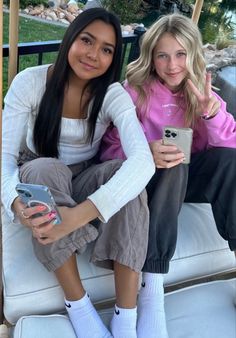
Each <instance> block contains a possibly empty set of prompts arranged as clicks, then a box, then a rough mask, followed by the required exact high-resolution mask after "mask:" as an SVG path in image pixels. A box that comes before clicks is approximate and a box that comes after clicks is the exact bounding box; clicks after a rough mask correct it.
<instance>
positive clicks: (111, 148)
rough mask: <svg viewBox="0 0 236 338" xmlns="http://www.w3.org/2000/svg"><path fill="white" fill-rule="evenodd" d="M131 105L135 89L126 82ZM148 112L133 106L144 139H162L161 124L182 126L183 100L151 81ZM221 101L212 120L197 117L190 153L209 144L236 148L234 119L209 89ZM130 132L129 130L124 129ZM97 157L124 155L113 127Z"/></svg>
mask: <svg viewBox="0 0 236 338" xmlns="http://www.w3.org/2000/svg"><path fill="white" fill-rule="evenodd" d="M124 87H125V89H126V90H127V92H128V93H129V94H130V96H131V98H132V100H133V102H134V104H136V102H137V97H138V96H137V92H136V91H135V90H134V89H133V88H131V87H130V86H129V85H128V83H127V82H126V83H125V85H124ZM149 90H150V98H149V100H148V109H147V111H148V113H145V109H139V110H138V109H137V115H138V117H139V120H140V122H141V125H142V127H143V130H144V132H145V135H146V138H147V140H148V142H150V141H154V140H160V139H161V138H162V131H163V127H164V126H166V125H168V126H174V127H184V109H185V103H184V100H183V97H181V95H179V94H173V93H172V92H171V91H170V90H169V89H168V88H167V87H165V86H164V85H163V84H161V83H160V82H159V81H154V82H153V83H152V84H151V85H150V87H149ZM212 94H213V95H215V96H216V97H217V98H218V100H219V101H220V103H221V107H220V109H219V111H218V113H217V115H216V116H214V117H213V118H212V119H209V120H204V119H199V121H198V122H197V123H196V125H195V127H194V130H193V143H192V152H193V153H194V152H199V151H201V150H204V149H207V148H210V147H228V148H236V121H235V119H234V117H233V115H231V114H230V113H228V112H227V111H226V103H225V102H224V101H223V100H222V99H221V98H220V97H219V96H218V95H217V94H216V93H215V92H212ZM127 133H132V130H127ZM100 158H101V160H102V161H105V160H109V159H114V158H121V159H124V158H125V154H124V153H123V150H122V147H121V144H120V140H119V135H118V132H117V129H116V128H112V127H110V128H108V130H107V131H106V133H105V135H104V137H103V140H102V145H101V157H100Z"/></svg>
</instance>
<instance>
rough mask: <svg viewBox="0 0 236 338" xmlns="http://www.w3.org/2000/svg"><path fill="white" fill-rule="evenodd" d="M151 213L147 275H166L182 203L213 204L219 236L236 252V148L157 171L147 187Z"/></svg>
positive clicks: (214, 150) (206, 153) (211, 152)
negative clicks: (187, 163) (148, 273)
mask: <svg viewBox="0 0 236 338" xmlns="http://www.w3.org/2000/svg"><path fill="white" fill-rule="evenodd" d="M147 192H148V203H149V210H150V226H149V243H148V252H147V258H146V261H145V264H144V267H143V271H145V272H153V273H167V272H168V270H169V262H170V260H171V258H172V256H173V255H174V251H175V247H176V240H177V226H178V214H179V212H180V209H181V207H182V204H183V202H188V203H210V204H211V206H212V211H213V215H214V218H215V222H216V226H217V229H218V231H219V233H220V235H221V236H222V237H223V238H224V239H225V240H227V241H228V243H229V247H230V249H231V250H236V149H230V148H212V149H209V150H207V151H203V152H200V153H197V154H194V155H192V158H191V164H190V165H189V166H188V165H185V164H180V165H178V166H176V167H174V168H170V169H157V170H156V173H155V174H154V176H153V177H152V179H151V181H150V182H149V184H148V186H147Z"/></svg>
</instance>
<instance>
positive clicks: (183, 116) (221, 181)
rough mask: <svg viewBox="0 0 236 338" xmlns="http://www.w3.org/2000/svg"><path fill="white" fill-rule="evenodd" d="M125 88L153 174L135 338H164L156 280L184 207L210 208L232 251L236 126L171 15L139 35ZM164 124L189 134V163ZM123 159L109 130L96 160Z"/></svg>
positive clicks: (198, 44) (190, 35) (192, 42)
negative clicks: (144, 139) (167, 138)
mask: <svg viewBox="0 0 236 338" xmlns="http://www.w3.org/2000/svg"><path fill="white" fill-rule="evenodd" d="M124 86H125V88H126V90H127V91H128V93H129V94H130V96H131V97H132V99H133V102H134V103H135V105H136V110H137V115H138V117H139V120H140V123H141V125H142V127H143V130H144V132H145V134H146V137H147V140H148V142H149V146H150V148H151V151H152V154H153V158H154V161H155V164H156V168H157V169H156V173H155V175H154V176H153V177H152V179H151V181H150V182H149V184H148V185H147V192H148V204H149V210H150V228H149V245H148V253H147V258H146V261H145V264H144V267H143V283H142V287H141V290H140V295H139V304H138V326H137V330H138V338H145V337H146V336H147V335H146V333H145V332H149V334H148V337H149V338H154V337H158V338H166V337H168V333H167V329H166V324H165V313H164V297H163V275H162V274H164V273H167V272H168V270H169V262H170V259H171V258H172V256H173V254H174V251H175V247H176V239H177V225H178V222H177V219H178V214H179V211H180V209H181V206H182V204H183V202H193V203H195V202H198V203H211V206H212V211H213V214H214V218H215V221H216V225H217V228H218V231H219V233H220V234H221V236H222V237H223V238H224V239H226V240H227V241H228V243H229V247H230V249H231V250H236V209H235V207H234V206H235V203H236V175H235V172H236V149H235V148H236V123H235V120H234V118H233V116H232V115H231V114H230V113H228V112H227V111H226V104H225V102H224V101H223V100H222V99H221V98H220V97H219V96H218V95H217V94H216V93H215V92H214V91H212V89H211V74H209V73H207V72H206V64H205V60H204V54H203V48H202V39H201V34H200V32H199V30H198V27H197V26H196V25H195V24H194V23H193V22H192V20H191V19H189V18H187V17H185V16H182V15H179V14H171V15H167V16H164V17H162V18H160V19H159V20H158V21H157V22H155V23H154V24H153V25H152V26H151V27H150V28H149V29H148V30H147V32H146V33H145V34H144V36H143V40H142V44H141V52H140V56H139V58H138V59H137V60H136V61H134V62H132V63H131V64H130V65H129V66H128V68H127V80H126V82H125V85H124ZM165 126H173V127H181V128H183V127H189V128H192V129H193V142H192V149H191V151H192V155H191V162H190V164H189V165H186V164H184V163H183V161H184V159H185V154H184V153H183V151H182V150H181V149H178V147H176V146H175V145H164V144H163V141H162V137H163V128H164V127H165ZM111 158H124V154H123V151H122V147H121V145H120V142H119V135H118V132H117V130H116V128H115V127H113V126H111V127H110V128H109V129H108V131H107V133H106V134H105V136H104V138H103V146H102V148H101V159H102V160H105V159H106V160H107V159H111Z"/></svg>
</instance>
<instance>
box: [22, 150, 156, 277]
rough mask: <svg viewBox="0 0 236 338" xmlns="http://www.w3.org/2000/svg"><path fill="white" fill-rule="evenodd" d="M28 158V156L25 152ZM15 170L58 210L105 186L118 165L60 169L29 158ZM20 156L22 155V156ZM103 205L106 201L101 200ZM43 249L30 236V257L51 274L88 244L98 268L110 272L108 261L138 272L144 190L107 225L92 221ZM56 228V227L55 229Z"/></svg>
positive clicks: (145, 216) (143, 245)
mask: <svg viewBox="0 0 236 338" xmlns="http://www.w3.org/2000/svg"><path fill="white" fill-rule="evenodd" d="M28 154H30V152H28ZM28 154H27V156H26V157H25V156H23V157H22V158H27V161H25V160H24V161H23V162H25V163H24V164H22V165H21V166H20V169H19V170H20V180H21V181H22V182H24V183H34V184H43V185H47V186H48V187H49V189H50V191H51V193H52V195H53V197H54V199H55V201H56V203H57V205H58V206H68V207H73V206H75V205H76V204H78V203H80V202H82V201H84V200H85V199H86V198H87V196H89V195H90V194H92V193H93V192H94V191H95V190H96V189H98V188H99V187H100V186H101V185H102V184H104V183H106V182H107V181H108V180H109V178H110V177H111V176H113V175H114V173H115V172H116V170H117V169H119V168H120V166H121V164H122V162H121V161H120V160H113V161H107V162H104V163H101V164H92V161H85V162H83V163H80V164H76V165H70V166H66V165H65V164H63V163H62V162H61V161H59V160H58V159H54V158H35V159H32V160H29V156H28ZM24 155H25V154H24ZM107 203H108V204H109V201H107ZM91 223H92V224H87V225H85V226H84V227H82V228H80V229H78V230H76V231H74V232H72V233H71V234H69V235H67V236H65V237H63V238H62V239H60V240H58V241H56V242H54V243H52V244H47V245H42V244H40V243H39V242H38V241H37V240H36V239H35V238H33V246H34V251H35V254H36V257H37V258H38V259H39V261H40V262H41V263H42V264H43V265H44V266H45V267H46V268H47V269H48V270H52V271H54V270H56V269H57V268H59V267H60V266H62V265H63V264H64V263H65V262H66V261H67V260H68V258H69V257H70V256H71V255H72V254H73V253H74V252H77V253H81V252H83V251H84V250H85V249H86V245H87V244H88V243H89V242H92V241H95V242H94V247H93V251H92V256H91V260H92V261H93V262H94V263H95V264H97V265H99V266H102V267H105V268H110V269H112V268H113V261H117V262H119V263H120V264H123V265H126V266H128V267H130V268H131V269H133V270H135V271H137V272H139V271H141V269H142V267H143V264H144V261H145V258H146V253H147V242H148V225H149V211H148V207H147V196H146V191H143V192H142V193H141V194H140V195H139V196H138V197H136V198H135V199H133V200H132V201H130V202H129V203H127V204H126V205H125V206H124V207H123V208H122V209H121V210H120V211H118V212H117V213H116V214H115V215H114V216H113V217H111V218H110V219H109V220H108V222H107V223H102V222H101V221H99V220H98V219H96V220H95V221H94V222H91ZM55 226H56V225H55Z"/></svg>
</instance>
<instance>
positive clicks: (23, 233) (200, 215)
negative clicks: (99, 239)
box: [2, 204, 236, 338]
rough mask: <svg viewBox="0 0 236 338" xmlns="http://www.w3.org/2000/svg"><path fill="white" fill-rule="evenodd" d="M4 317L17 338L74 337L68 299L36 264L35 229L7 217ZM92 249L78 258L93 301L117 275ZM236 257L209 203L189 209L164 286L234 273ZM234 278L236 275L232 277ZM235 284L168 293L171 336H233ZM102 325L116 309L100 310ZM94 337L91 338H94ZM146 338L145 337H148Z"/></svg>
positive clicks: (108, 296) (102, 297) (104, 298)
mask: <svg viewBox="0 0 236 338" xmlns="http://www.w3.org/2000/svg"><path fill="white" fill-rule="evenodd" d="M2 225H3V288H4V291H3V292H4V294H3V296H4V315H5V317H6V319H7V320H8V322H9V323H11V324H12V325H13V329H12V330H11V336H12V337H14V338H75V335H74V332H73V329H72V327H71V325H70V322H69V321H68V318H67V317H66V316H64V315H63V311H64V302H63V294H62V291H61V289H60V287H59V286H58V284H57V281H56V279H55V277H54V276H53V274H51V273H49V272H47V271H46V269H45V268H44V267H42V266H41V265H40V263H39V262H38V261H37V260H36V258H35V256H34V253H33V250H32V244H31V239H30V231H29V230H28V229H26V228H24V227H23V226H21V225H20V224H12V223H10V222H9V220H8V218H7V216H6V214H5V213H4V211H3V212H2ZM88 257H89V248H88V250H87V251H86V252H85V253H84V254H83V255H81V256H78V263H79V266H80V274H81V277H82V280H83V284H84V286H85V288H86V290H87V291H88V293H89V294H90V296H91V298H92V300H93V301H94V302H95V303H96V304H99V303H101V302H102V303H105V304H106V303H107V304H109V305H110V304H111V303H110V302H109V301H110V300H112V299H113V298H114V294H115V292H114V283H113V274H112V271H109V270H105V269H101V268H97V267H95V266H94V265H93V264H92V263H89V261H88V259H89V258H88ZM235 265H236V264H235V257H234V254H233V253H232V252H231V251H230V250H229V249H228V245H227V242H226V241H224V240H223V239H222V238H221V237H220V236H219V234H218V232H217V231H216V226H215V223H214V220H213V216H212V211H211V208H210V205H208V204H184V205H183V207H182V210H181V212H180V215H179V232H178V242H177V248H176V252H175V255H174V257H173V259H172V261H171V264H170V271H169V273H168V274H167V275H166V278H165V285H166V286H170V285H172V286H173V285H175V284H176V285H177V284H178V283H182V282H186V281H189V280H194V279H197V278H199V277H203V276H205V277H206V276H211V275H214V274H216V273H220V272H230V271H233V270H234V269H235ZM235 277H236V274H235ZM234 297H235V299H236V279H230V280H224V281H214V282H208V283H204V284H197V285H195V286H190V287H185V288H182V289H179V290H176V291H173V292H168V293H166V314H167V325H168V330H169V335H170V338H236V308H235V306H234V303H233V301H234ZM100 314H101V316H102V318H103V320H104V322H105V323H108V322H109V318H110V317H111V314H112V309H111V308H107V309H105V310H101V311H100ZM91 338H93V337H91ZM147 338H148V337H147Z"/></svg>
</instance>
